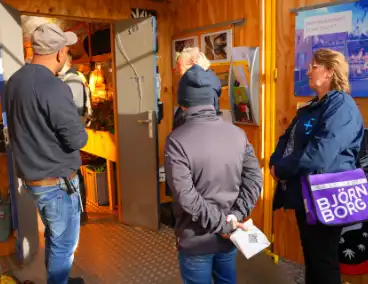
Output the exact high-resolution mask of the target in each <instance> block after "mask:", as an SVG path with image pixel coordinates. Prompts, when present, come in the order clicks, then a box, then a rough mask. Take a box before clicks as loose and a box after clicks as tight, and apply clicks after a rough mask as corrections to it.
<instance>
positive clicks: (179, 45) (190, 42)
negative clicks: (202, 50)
mask: <svg viewBox="0 0 368 284" xmlns="http://www.w3.org/2000/svg"><path fill="white" fill-rule="evenodd" d="M185 47H198V37H196V36H192V37H186V38H180V39H174V40H173V41H172V62H173V68H174V67H175V65H176V56H177V54H178V53H180V52H182V50H183V49H184V48H185Z"/></svg>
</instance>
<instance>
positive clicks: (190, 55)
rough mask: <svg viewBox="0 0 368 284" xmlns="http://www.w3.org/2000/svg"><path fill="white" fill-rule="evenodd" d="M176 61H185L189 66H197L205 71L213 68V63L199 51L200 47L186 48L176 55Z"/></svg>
mask: <svg viewBox="0 0 368 284" xmlns="http://www.w3.org/2000/svg"><path fill="white" fill-rule="evenodd" d="M176 55H177V56H176V61H178V60H184V61H185V62H187V63H189V64H193V65H194V64H197V65H199V66H201V67H202V68H203V69H204V70H208V68H210V66H211V62H210V61H209V60H208V59H207V57H206V55H205V54H204V53H203V52H201V51H200V50H199V48H198V47H185V48H184V49H183V50H182V52H180V53H177V54H176Z"/></svg>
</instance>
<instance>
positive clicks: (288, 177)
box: [269, 90, 364, 209]
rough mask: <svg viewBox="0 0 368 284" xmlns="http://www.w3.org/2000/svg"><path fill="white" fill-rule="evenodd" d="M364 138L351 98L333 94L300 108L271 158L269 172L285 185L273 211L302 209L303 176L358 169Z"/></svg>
mask: <svg viewBox="0 0 368 284" xmlns="http://www.w3.org/2000/svg"><path fill="white" fill-rule="evenodd" d="M363 134H364V126H363V119H362V116H361V113H360V111H359V109H358V107H357V105H356V103H355V101H354V99H353V98H352V97H351V96H350V95H348V94H345V93H343V92H339V91H334V90H333V91H330V92H328V93H327V94H326V95H325V96H324V97H323V98H322V99H321V100H318V98H315V99H313V100H312V101H311V102H310V103H309V104H308V105H307V106H304V107H302V108H300V109H299V110H298V111H297V114H296V116H295V118H294V119H293V121H292V123H291V125H290V126H289V127H288V129H287V130H286V131H285V133H284V134H283V135H282V136H281V137H280V138H279V141H278V144H277V146H276V149H275V152H274V153H273V155H272V156H271V158H270V165H269V166H270V168H271V167H272V166H274V167H275V174H276V176H277V177H278V178H279V179H280V180H282V181H286V183H285V184H284V185H281V184H280V183H278V185H277V189H276V194H275V199H274V209H278V208H281V207H284V208H286V209H302V208H303V199H302V194H301V183H300V180H301V179H300V178H301V176H306V175H309V174H315V173H334V172H341V171H346V170H351V169H355V167H356V166H355V165H356V160H357V156H358V153H359V149H360V145H361V141H362V139H363ZM289 139H292V140H293V141H292V142H291V143H290V142H289V143H288V141H289ZM288 144H289V146H287V145H288ZM287 148H291V149H287ZM285 150H287V152H289V153H288V155H286V154H284V153H285Z"/></svg>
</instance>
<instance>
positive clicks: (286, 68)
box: [273, 0, 368, 284]
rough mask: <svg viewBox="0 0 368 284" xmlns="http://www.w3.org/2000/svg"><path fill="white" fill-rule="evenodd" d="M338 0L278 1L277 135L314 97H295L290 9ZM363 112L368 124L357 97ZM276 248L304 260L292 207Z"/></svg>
mask: <svg viewBox="0 0 368 284" xmlns="http://www.w3.org/2000/svg"><path fill="white" fill-rule="evenodd" d="M327 2H335V1H333V0H278V1H277V35H276V37H277V43H276V44H277V69H278V78H277V83H276V97H277V105H276V123H277V124H276V136H277V137H279V136H280V135H281V134H282V133H283V131H284V130H285V128H286V127H287V126H288V125H289V123H290V122H291V120H292V119H293V117H294V116H295V113H296V106H297V102H306V101H308V100H309V99H310V98H301V97H295V96H294V95H293V93H294V92H293V88H294V84H293V82H294V79H293V78H294V77H293V76H294V73H293V70H294V58H293V56H294V34H295V14H292V13H290V11H289V10H290V9H293V8H299V7H303V6H310V5H314V4H322V3H327ZM356 101H357V103H358V105H359V107H360V110H361V112H362V115H363V118H364V121H365V125H366V126H367V125H368V101H367V100H364V99H357V100H356ZM273 231H274V235H275V247H274V249H275V252H276V253H277V254H278V255H280V256H282V257H286V258H288V259H291V260H294V261H297V262H299V263H302V262H303V254H302V251H301V246H300V240H299V232H298V228H297V225H296V220H295V217H294V214H293V212H292V211H284V210H278V211H276V212H275V215H274V230H273ZM346 280H351V281H353V282H352V283H354V284H355V283H356V284H363V283H368V276H355V277H349V276H347V277H346Z"/></svg>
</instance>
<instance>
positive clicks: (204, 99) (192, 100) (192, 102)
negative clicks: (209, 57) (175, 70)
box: [178, 65, 221, 109]
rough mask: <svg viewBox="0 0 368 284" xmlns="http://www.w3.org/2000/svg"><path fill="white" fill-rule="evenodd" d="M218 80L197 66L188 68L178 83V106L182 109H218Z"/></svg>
mask: <svg viewBox="0 0 368 284" xmlns="http://www.w3.org/2000/svg"><path fill="white" fill-rule="evenodd" d="M220 95H221V83H220V80H219V79H218V78H217V77H216V75H215V74H214V73H213V72H212V71H210V70H209V71H206V70H204V69H203V68H202V67H200V66H198V65H193V66H192V67H191V68H189V69H188V70H187V71H186V72H185V73H184V75H183V76H182V77H181V79H180V81H179V88H178V104H179V105H181V106H184V107H194V106H200V105H213V106H215V108H216V109H217V108H218V97H219V96H220Z"/></svg>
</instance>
